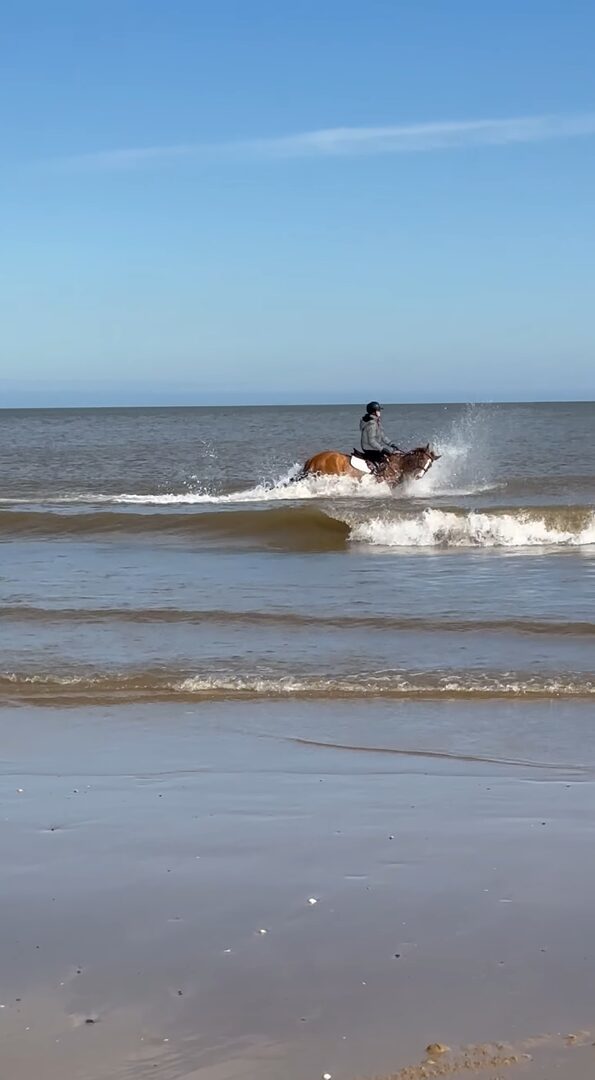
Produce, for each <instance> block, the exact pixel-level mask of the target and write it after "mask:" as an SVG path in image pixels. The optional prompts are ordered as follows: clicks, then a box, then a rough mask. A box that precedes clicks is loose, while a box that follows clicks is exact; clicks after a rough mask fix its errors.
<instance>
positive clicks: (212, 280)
mask: <svg viewBox="0 0 595 1080" xmlns="http://www.w3.org/2000/svg"><path fill="white" fill-rule="evenodd" d="M594 40H595V6H594V5H592V4H590V3H589V2H588V0H565V2H562V0H560V2H552V0H523V2H519V0H514V2H513V0H499V2H498V3H497V4H496V3H480V2H478V0H448V3H447V2H445V0H390V2H389V0H366V2H364V0H361V2H355V0H316V2H314V0H291V2H289V0H275V2H273V0H250V2H248V0H217V2H216V3H215V2H213V3H211V2H210V0H168V2H167V3H165V2H163V0H52V2H51V3H50V2H48V0H18V2H17V0H5V3H4V5H3V28H2V38H1V41H0V72H1V74H0V84H1V93H0V128H1V131H2V140H1V146H0V235H1V237H2V243H1V246H0V272H1V277H2V288H1V290H0V319H1V332H0V404H1V403H3V404H5V405H29V404H31V405H43V404H48V405H51V404H65V405H66V404H120V403H122V404H135V403H139V404H142V403H148V404H155V403H181V404H183V403H189V404H192V403H196V404H202V403H205V402H207V403H208V402H222V403H224V402H230V401H237V402H242V401H263V402H268V401H281V402H285V401H344V400H354V401H360V400H362V401H363V400H366V399H367V398H369V397H379V398H383V399H385V400H394V401H398V400H403V401H417V400H481V399H488V400H490V399H505V400H506V399H522V398H529V399H531V398H559V397H560V398H593V397H595V362H594V361H595V314H594V312H595V304H594V303H593V297H594V293H595V290H594V286H595V273H594V270H595V255H594V252H595V212H594V211H595V65H594V64H593V41H594Z"/></svg>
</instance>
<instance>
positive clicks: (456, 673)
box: [0, 404, 595, 702]
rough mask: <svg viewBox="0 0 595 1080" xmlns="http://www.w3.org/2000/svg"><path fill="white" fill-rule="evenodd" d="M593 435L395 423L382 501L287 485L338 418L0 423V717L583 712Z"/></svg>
mask: <svg viewBox="0 0 595 1080" xmlns="http://www.w3.org/2000/svg"><path fill="white" fill-rule="evenodd" d="M594 419H595V406H592V405H590V404H577V405H572V404H571V405H568V404H559V405H513V406H502V405H500V406H417V407H407V408H405V407H400V408H398V407H390V408H387V410H386V415H385V424H386V428H387V430H388V431H390V433H391V434H392V435H393V436H394V437H395V438H396V439H398V440H399V442H400V443H401V444H404V445H411V444H415V443H419V442H422V441H427V440H430V441H431V442H432V444H433V445H434V446H436V447H437V449H438V450H439V451H440V452H441V454H442V457H441V458H440V460H439V461H438V462H436V464H435V465H434V467H433V469H432V471H431V472H430V473H429V474H428V476H427V477H425V478H424V479H423V480H421V481H416V482H412V483H411V484H410V485H409V486H408V487H407V488H406V489H403V490H400V491H398V492H397V493H396V494H394V495H390V493H389V492H388V491H387V490H386V489H385V488H384V486H383V485H378V484H376V483H375V482H374V481H372V480H370V479H367V480H365V481H364V482H363V483H361V484H359V483H357V482H354V481H345V480H332V479H331V480H329V479H325V480H301V481H298V482H297V483H293V484H288V483H287V480H288V478H290V477H291V476H292V475H293V474H295V473H296V472H297V470H298V468H299V464H300V463H301V462H302V461H303V460H304V458H305V457H306V456H308V455H309V454H310V453H312V452H313V451H314V450H317V449H322V448H323V447H324V446H337V447H341V448H349V446H350V443H352V442H353V435H354V433H355V432H357V421H358V410H357V409H355V408H352V407H344V406H343V407H335V408H310V407H304V408H282V409H270V408H262V409H257V408H248V409H220V410H203V409H139V410H129V409H121V410H80V411H71V410H53V411H37V412H36V411H29V412H28V411H5V412H3V413H2V414H1V416H0V453H1V457H2V463H3V474H2V484H1V487H0V540H1V542H2V551H3V554H4V559H3V566H4V571H3V574H2V579H1V581H0V601H1V602H2V609H1V612H0V614H1V620H2V621H1V626H0V633H1V635H2V642H3V646H4V648H3V655H4V665H3V674H2V679H1V680H0V699H2V700H5V701H6V700H10V701H13V700H14V701H18V700H23V701H25V700H26V701H35V702H43V701H44V700H47V701H49V700H60V701H67V700H68V699H69V695H70V694H71V695H72V700H73V701H74V699H75V698H76V699H78V700H81V696H82V697H83V698H84V700H85V701H86V702H92V701H93V699H94V697H95V698H96V699H97V700H98V701H99V700H102V701H104V700H114V699H115V700H118V699H122V700H124V699H130V698H131V697H132V698H135V699H136V698H138V696H139V695H140V696H141V697H142V698H143V700H148V699H151V698H152V697H155V698H159V699H163V697H168V696H171V697H178V696H180V695H181V696H184V697H187V698H192V697H193V696H196V697H199V698H204V697H205V696H229V697H233V698H235V697H238V696H242V695H244V694H245V695H249V696H257V697H263V698H264V697H270V696H275V695H305V696H320V697H321V698H328V697H329V696H331V697H332V696H333V695H338V696H342V695H346V696H352V695H355V696H357V697H360V698H365V697H366V696H367V695H369V694H372V695H374V696H375V697H395V696H396V697H400V696H402V695H406V696H408V697H409V696H420V695H421V696H425V697H434V696H437V697H460V696H462V697H467V696H468V695H477V696H478V697H480V698H483V697H492V696H505V697H507V698H515V697H520V698H522V697H524V696H531V697H533V696H535V695H536V696H539V697H542V698H546V699H547V698H557V697H570V698H575V697H577V698H585V697H589V696H591V695H593V693H594V692H595V681H594V678H593V663H592V659H591V648H590V636H591V635H592V633H593V632H594V629H595V622H594V621H593V604H592V596H593V595H594V591H593V585H594V582H593V575H594V568H595V510H594V506H593V500H594V499H595V445H594V444H593V442H592V440H591V439H590V433H591V431H592V427H593V421H594Z"/></svg>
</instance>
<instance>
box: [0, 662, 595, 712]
mask: <svg viewBox="0 0 595 1080" xmlns="http://www.w3.org/2000/svg"><path fill="white" fill-rule="evenodd" d="M594 695H595V681H593V680H592V679H589V678H586V677H585V676H584V675H583V674H580V673H568V672H565V673H563V674H559V675H558V674H551V675H537V674H532V673H526V672H491V673H490V672H479V671H477V672H473V671H470V672H456V671H442V672H433V671H429V672H414V671H412V672H409V671H383V672H370V673H367V672H362V673H359V674H353V675H334V674H333V675H330V674H327V673H322V674H316V673H311V674H303V675H291V674H281V673H273V674H268V673H265V674H259V673H248V672H246V673H237V672H233V671H231V672H226V671H220V672H214V673H213V672H210V673H206V672H205V673H198V674H192V673H187V672H183V671H170V672H168V671H163V670H161V669H148V670H146V671H139V672H114V673H112V672H102V673H86V672H80V673H77V672H72V673H66V674H63V675H62V674H48V673H38V672H36V673H27V672H11V673H8V674H5V675H2V676H0V703H3V704H11V703H19V702H21V703H23V704H25V703H26V704H44V705H47V704H51V703H56V704H62V703H63V704H80V703H83V702H84V703H86V704H103V703H106V702H117V703H118V702H136V701H168V700H171V699H178V700H180V699H182V700H200V699H203V700H210V701H215V700H219V699H238V700H242V699H248V700H250V699H275V698H299V699H308V698H310V699H345V698H351V699H353V698H369V697H380V698H389V699H399V698H408V699H409V698H411V699H422V700H423V699H427V700H432V699H442V698H450V699H455V700H456V699H474V698H479V699H486V700H489V699H499V698H505V699H509V698H510V699H513V698H530V699H540V698H543V699H548V698H577V699H580V698H588V699H590V698H592V697H593V696H594Z"/></svg>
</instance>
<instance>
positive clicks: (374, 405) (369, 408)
mask: <svg viewBox="0 0 595 1080" xmlns="http://www.w3.org/2000/svg"><path fill="white" fill-rule="evenodd" d="M366 412H367V414H368V416H371V415H372V413H375V412H382V405H381V404H380V402H379V401H369V402H368V404H367V405H366Z"/></svg>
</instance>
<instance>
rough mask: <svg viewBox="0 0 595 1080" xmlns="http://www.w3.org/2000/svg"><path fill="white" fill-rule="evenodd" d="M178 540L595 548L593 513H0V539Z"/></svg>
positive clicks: (320, 546) (563, 509)
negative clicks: (111, 536) (103, 538)
mask: <svg viewBox="0 0 595 1080" xmlns="http://www.w3.org/2000/svg"><path fill="white" fill-rule="evenodd" d="M110 534H114V535H116V536H119V535H126V536H132V537H134V536H136V537H139V538H142V537H143V536H146V537H151V538H155V537H157V538H158V537H160V536H162V537H167V536H171V537H176V536H177V537H180V538H182V539H184V540H185V541H186V542H193V543H201V544H211V545H213V544H216V545H217V547H221V546H227V547H230V546H231V547H238V546H240V547H241V546H244V547H246V546H248V547H251V548H257V549H264V550H267V549H268V550H277V551H295V552H308V551H341V550H346V549H347V548H348V547H349V545H350V544H355V545H370V546H372V547H384V548H390V549H397V550H398V549H416V548H495V547H501V548H526V547H536V546H540V547H544V548H548V547H549V548H552V547H553V548H559V547H564V546H566V547H578V546H583V545H589V544H595V512H594V511H593V510H592V509H589V508H587V507H584V506H575V507H568V506H549V507H541V508H538V507H535V508H531V509H521V508H506V507H503V508H500V507H496V508H493V509H486V510H482V511H473V510H464V509H461V508H458V509H451V510H446V509H437V508H435V507H427V508H425V509H423V510H416V509H412V508H411V506H409V507H408V508H407V507H404V506H403V507H397V506H393V505H391V506H390V507H389V508H387V509H386V510H383V511H382V512H381V513H379V514H376V515H374V516H370V515H368V514H363V513H362V512H361V511H360V509H359V508H358V507H355V508H354V507H353V505H351V506H348V507H345V508H344V510H343V511H341V512H339V509H338V508H336V507H334V506H332V507H328V508H325V509H323V508H322V507H320V506H312V505H307V506H304V505H300V504H298V505H286V506H276V507H269V508H268V509H256V508H255V509H239V508H238V509H227V510H225V511H220V512H214V511H209V510H204V511H194V512H193V511H191V510H186V511H179V512H177V513H176V512H167V511H165V510H161V511H154V512H150V511H148V510H142V511H141V510H139V511H135V510H123V509H122V510H116V509H110V510H103V511H91V510H89V511H83V512H73V511H71V510H69V511H68V512H63V511H56V510H41V509H40V510H0V539H2V538H9V537H11V536H23V535H25V536H28V535H30V536H44V537H74V538H79V539H89V538H91V539H92V538H93V537H97V536H109V535H110Z"/></svg>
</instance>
